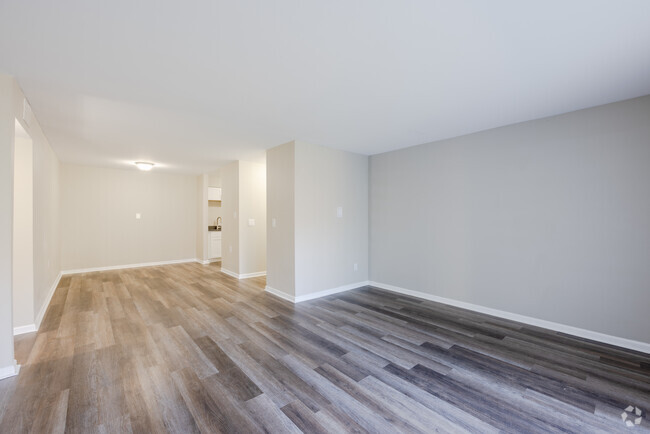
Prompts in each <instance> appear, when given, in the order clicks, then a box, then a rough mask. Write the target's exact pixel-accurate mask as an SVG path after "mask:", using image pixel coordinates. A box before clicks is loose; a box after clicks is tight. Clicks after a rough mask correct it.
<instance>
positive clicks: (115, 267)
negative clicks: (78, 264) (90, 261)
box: [61, 258, 202, 276]
mask: <svg viewBox="0 0 650 434" xmlns="http://www.w3.org/2000/svg"><path fill="white" fill-rule="evenodd" d="M188 262H199V263H202V262H201V261H199V260H198V259H196V258H191V259H174V260H171V261H158V262H143V263H141V264H125V265H111V266H108V267H93V268H78V269H75V270H65V271H62V272H61V274H63V275H64V276H65V275H68V274H80V273H94V272H96V271H111V270H124V269H127V268H143V267H157V266H159V265H172V264H186V263H188Z"/></svg>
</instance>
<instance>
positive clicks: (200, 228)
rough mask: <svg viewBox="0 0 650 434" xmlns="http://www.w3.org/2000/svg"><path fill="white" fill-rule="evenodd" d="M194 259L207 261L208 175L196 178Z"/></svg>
mask: <svg viewBox="0 0 650 434" xmlns="http://www.w3.org/2000/svg"><path fill="white" fill-rule="evenodd" d="M196 197H197V201H196V207H197V212H196V258H197V259H198V260H199V261H205V260H207V259H208V228H207V226H208V175H207V174H202V175H199V176H197V177H196Z"/></svg>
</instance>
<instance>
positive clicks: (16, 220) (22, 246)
mask: <svg viewBox="0 0 650 434" xmlns="http://www.w3.org/2000/svg"><path fill="white" fill-rule="evenodd" d="M15 128H16V137H15V141H14V144H15V148H14V217H13V225H14V232H13V236H14V238H13V278H12V280H13V326H14V328H17V327H29V326H34V318H35V314H34V201H33V195H34V180H33V177H34V174H33V149H32V148H33V146H32V140H31V139H30V138H29V136H28V135H27V133H26V132H24V130H23V128H22V126H21V125H20V124H19V123H18V121H16V126H15ZM21 130H22V133H21V134H19V133H18V131H21Z"/></svg>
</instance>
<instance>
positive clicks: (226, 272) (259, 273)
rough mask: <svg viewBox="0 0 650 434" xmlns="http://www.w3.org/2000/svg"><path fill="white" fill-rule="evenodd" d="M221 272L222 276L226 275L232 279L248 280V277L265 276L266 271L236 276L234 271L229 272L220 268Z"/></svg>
mask: <svg viewBox="0 0 650 434" xmlns="http://www.w3.org/2000/svg"><path fill="white" fill-rule="evenodd" d="M221 272H222V273H224V274H227V275H228V276H230V277H234V278H235V279H248V278H250V277H260V276H266V271H258V272H255V273H244V274H237V273H235V272H234V271H230V270H228V269H226V268H223V267H221Z"/></svg>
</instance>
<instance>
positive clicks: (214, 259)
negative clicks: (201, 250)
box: [196, 258, 221, 265]
mask: <svg viewBox="0 0 650 434" xmlns="http://www.w3.org/2000/svg"><path fill="white" fill-rule="evenodd" d="M219 261H221V258H212V259H206V260H205V261H202V260H200V259H197V260H196V262H198V263H199V264H202V265H210V264H212V263H213V262H219Z"/></svg>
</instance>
